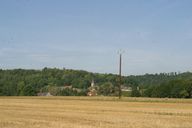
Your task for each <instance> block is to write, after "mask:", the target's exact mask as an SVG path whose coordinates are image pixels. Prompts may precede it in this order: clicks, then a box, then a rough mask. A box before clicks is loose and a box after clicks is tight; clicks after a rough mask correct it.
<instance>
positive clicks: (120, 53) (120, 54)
mask: <svg viewBox="0 0 192 128" xmlns="http://www.w3.org/2000/svg"><path fill="white" fill-rule="evenodd" d="M122 53H123V52H122V51H121V50H120V51H119V99H121V95H122V92H121V84H122V78H121V67H122V66H121V65H122Z"/></svg>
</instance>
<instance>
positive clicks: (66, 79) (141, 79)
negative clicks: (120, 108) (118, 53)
mask: <svg viewBox="0 0 192 128" xmlns="http://www.w3.org/2000/svg"><path fill="white" fill-rule="evenodd" d="M92 80H94V81H95V87H96V89H97V91H98V95H104V96H110V95H111V96H115V95H117V94H118V92H117V90H118V89H117V88H118V75H115V74H100V73H91V72H87V71H83V70H72V69H65V68H63V69H57V68H44V69H42V70H32V69H31V70H29V69H28V70H26V69H12V70H3V69H0V95H1V96H35V95H37V93H39V92H51V93H52V94H53V95H61V96H62V95H64V96H83V95H86V94H87V91H88V90H89V87H90V85H91V81H92ZM122 80H123V85H122V86H123V87H131V88H132V91H131V93H130V95H129V96H134V97H138V96H142V97H161V98H164V97H170V98H191V97H192V73H190V72H186V73H160V74H145V75H139V76H133V75H132V76H123V77H122ZM125 93H126V92H125ZM123 94H124V93H123Z"/></svg>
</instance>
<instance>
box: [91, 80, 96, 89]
mask: <svg viewBox="0 0 192 128" xmlns="http://www.w3.org/2000/svg"><path fill="white" fill-rule="evenodd" d="M94 85H95V83H94V80H93V79H92V81H91V87H94Z"/></svg>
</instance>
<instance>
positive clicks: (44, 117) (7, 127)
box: [0, 97, 192, 128]
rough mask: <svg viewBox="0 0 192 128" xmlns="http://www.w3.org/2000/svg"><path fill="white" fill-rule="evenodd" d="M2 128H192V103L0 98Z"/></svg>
mask: <svg viewBox="0 0 192 128" xmlns="http://www.w3.org/2000/svg"><path fill="white" fill-rule="evenodd" d="M0 128H192V100H191V99H185V100H184V99H149V98H123V99H121V100H118V99H117V98H115V97H0Z"/></svg>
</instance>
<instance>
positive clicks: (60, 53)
mask: <svg viewBox="0 0 192 128" xmlns="http://www.w3.org/2000/svg"><path fill="white" fill-rule="evenodd" d="M191 12H192V1H191V0H0V68H3V69H10V68H11V69H13V68H27V69H28V68H30V69H31V68H33V69H41V68H43V67H58V68H62V67H65V68H70V69H82V70H87V71H91V72H99V73H118V54H117V51H118V50H119V49H123V50H124V51H125V53H124V54H123V74H124V75H134V74H144V73H160V72H172V71H174V72H175V71H181V72H184V71H191V69H192V14H191Z"/></svg>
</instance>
